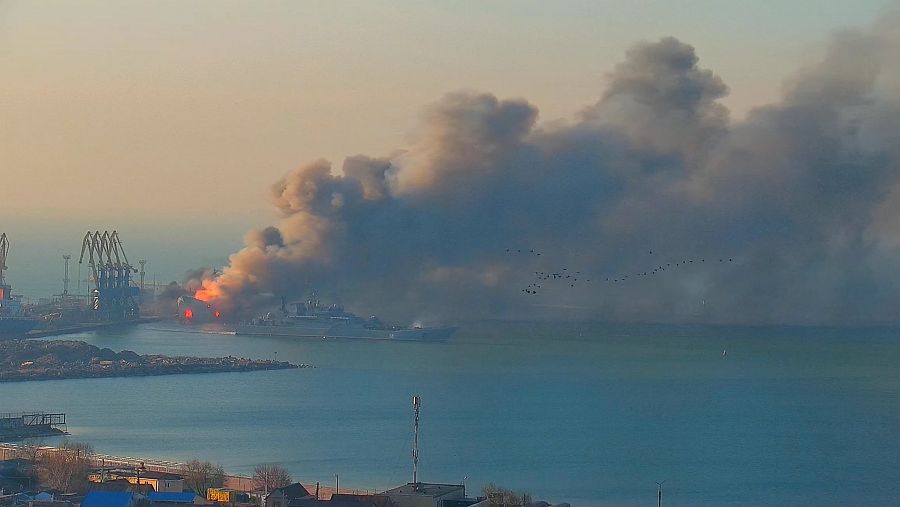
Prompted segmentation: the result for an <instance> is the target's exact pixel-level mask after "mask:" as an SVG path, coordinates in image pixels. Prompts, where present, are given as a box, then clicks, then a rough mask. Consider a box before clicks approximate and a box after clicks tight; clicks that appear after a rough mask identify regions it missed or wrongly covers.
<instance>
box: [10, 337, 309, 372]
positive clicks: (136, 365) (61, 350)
mask: <svg viewBox="0 0 900 507" xmlns="http://www.w3.org/2000/svg"><path fill="white" fill-rule="evenodd" d="M307 367H310V366H309V365H307V364H292V363H289V362H286V361H277V360H272V359H250V358H245V357H235V356H231V355H229V356H225V357H195V356H166V355H162V354H144V355H140V354H137V353H135V352H132V351H130V350H121V351H119V352H116V351H113V350H111V349H109V348H100V347H97V346H94V345H90V344H88V343H86V342H84V341H80V340H28V339H24V340H6V341H2V342H0V382H28V381H35V380H65V379H80V378H115V377H148V376H161V375H181V374H200V373H227V372H249V371H263V370H287V369H297V368H307Z"/></svg>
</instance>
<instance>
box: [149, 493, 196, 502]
mask: <svg viewBox="0 0 900 507" xmlns="http://www.w3.org/2000/svg"><path fill="white" fill-rule="evenodd" d="M196 496H197V495H195V494H194V492H193V491H188V492H185V493H165V492H163V493H159V492H156V491H151V492H150V493H148V494H147V498H148V499H149V500H150V501H151V502H167V503H194V500H195V499H196Z"/></svg>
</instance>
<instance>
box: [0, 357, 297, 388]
mask: <svg viewBox="0 0 900 507" xmlns="http://www.w3.org/2000/svg"><path fill="white" fill-rule="evenodd" d="M191 359H193V358H191ZM303 368H312V366H310V365H307V364H292V363H287V362H281V363H278V364H272V365H258V366H257V365H254V366H224V365H223V366H222V367H216V366H211V367H203V366H201V367H198V368H193V367H188V368H187V369H179V368H172V369H159V370H154V369H146V370H145V369H142V370H135V371H127V372H124V371H122V370H111V371H102V370H101V371H85V372H75V374H67V373H65V372H52V373H50V372H44V373H37V374H34V375H27V374H23V375H21V376H8V375H9V372H2V371H0V384H3V383H12V382H40V381H47V380H78V379H93V378H129V377H163V376H167V375H204V374H210V373H246V372H253V371H273V370H297V369H303ZM70 373H71V372H70Z"/></svg>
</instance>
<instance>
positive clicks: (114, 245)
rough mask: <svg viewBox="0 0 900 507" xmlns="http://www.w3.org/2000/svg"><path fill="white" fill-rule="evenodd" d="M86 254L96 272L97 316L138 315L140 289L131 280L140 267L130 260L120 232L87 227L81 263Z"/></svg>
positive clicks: (94, 296) (94, 304) (93, 292)
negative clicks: (130, 262) (93, 230)
mask: <svg viewBox="0 0 900 507" xmlns="http://www.w3.org/2000/svg"><path fill="white" fill-rule="evenodd" d="M85 254H87V258H88V265H89V266H90V268H91V274H92V275H93V282H94V288H93V289H92V290H91V308H92V309H93V310H94V312H95V315H96V318H97V319H98V320H103V321H109V320H126V319H134V318H137V317H138V316H139V314H140V306H139V304H138V301H137V299H136V297H137V296H139V294H140V289H139V288H138V287H135V286H134V285H133V282H132V280H131V274H132V273H136V272H137V270H136V269H134V268H133V267H132V266H131V264H129V263H128V257H127V256H126V255H125V249H124V248H123V247H122V241H121V240H120V239H119V233H118V232H116V231H112V232H109V231H104V232H102V233H101V232H100V231H95V232H90V231H88V233H87V234H85V235H84V240H83V241H82V243H81V257H80V258H79V260H78V264H79V265H80V264H82V263H83V262H84V258H85Z"/></svg>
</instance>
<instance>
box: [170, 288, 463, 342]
mask: <svg viewBox="0 0 900 507" xmlns="http://www.w3.org/2000/svg"><path fill="white" fill-rule="evenodd" d="M178 305H179V313H180V314H181V315H182V317H183V318H185V320H193V321H194V322H198V323H201V322H210V321H214V320H215V319H218V318H219V315H218V312H217V311H216V310H215V309H214V308H213V307H212V306H211V305H209V304H208V303H205V302H203V301H200V300H198V299H196V298H192V297H188V296H185V297H181V298H179V299H178ZM289 308H290V309H289ZM230 328H231V329H232V330H233V331H234V332H235V333H236V334H241V335H257V336H296V337H299V338H319V339H322V338H324V339H329V338H347V339H353V338H360V339H370V340H408V341H409V340H411V341H444V340H447V339H448V338H449V337H450V335H452V334H453V333H454V332H455V331H456V329H457V328H455V327H424V326H415V325H414V326H390V325H386V324H384V323H383V322H382V321H381V320H380V319H378V317H375V316H372V317H369V318H368V319H366V318H363V317H360V316H358V315H354V314H352V313H350V312H347V311H345V310H344V308H343V307H342V306H341V305H339V304H336V303H333V304H327V305H326V304H323V303H322V302H321V301H320V300H319V299H318V298H316V297H314V296H313V297H310V298H309V299H307V300H306V301H303V302H295V303H291V304H290V305H288V304H287V303H282V305H281V308H280V309H278V310H273V311H270V312H268V313H266V314H265V315H262V316H259V317H256V318H254V319H250V320H249V321H246V322H241V323H238V324H234V325H232V326H230Z"/></svg>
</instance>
